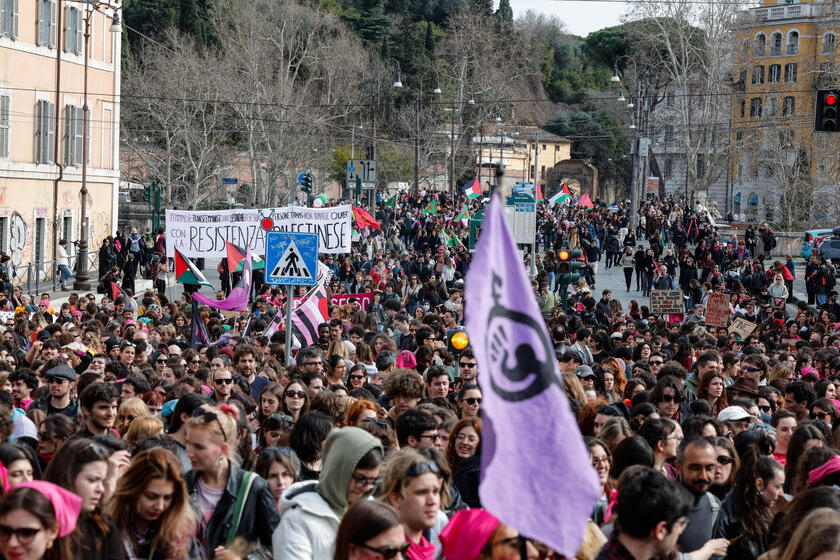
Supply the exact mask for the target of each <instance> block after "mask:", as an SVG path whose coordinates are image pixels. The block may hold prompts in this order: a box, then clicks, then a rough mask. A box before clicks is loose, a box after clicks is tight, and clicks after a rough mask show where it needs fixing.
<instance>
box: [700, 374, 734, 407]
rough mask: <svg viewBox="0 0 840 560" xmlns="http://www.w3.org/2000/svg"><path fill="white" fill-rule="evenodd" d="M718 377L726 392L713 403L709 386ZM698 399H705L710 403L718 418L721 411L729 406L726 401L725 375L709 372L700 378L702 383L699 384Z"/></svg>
mask: <svg viewBox="0 0 840 560" xmlns="http://www.w3.org/2000/svg"><path fill="white" fill-rule="evenodd" d="M715 377H717V378H719V379H720V382H721V383H723V384H724V390H723V392H722V393H721V395H720V397H719V398H718V400H716V401H714V402H712V401H711V400H710V398H709V385H711V384H712V380H713V379H714V378H715ZM697 398H698V399H703V400H705V401H708V403H709V404H710V405H712V411H714V413H715V414H714V415H715V416H717V415H718V414H719V413H720V411H721V410H723V409H724V408H726V407H727V406H729V402H728V401H727V400H726V383H724V379H723V374H721V373H719V372H717V371H707V372H706V373H704V374H703V376H702V377H700V381H699V382H698V383H697Z"/></svg>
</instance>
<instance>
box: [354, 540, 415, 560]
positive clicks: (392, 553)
mask: <svg viewBox="0 0 840 560" xmlns="http://www.w3.org/2000/svg"><path fill="white" fill-rule="evenodd" d="M354 544H355V543H354ZM356 546H360V547H362V548H364V549H367V550H370V551H371V552H375V553H376V554H378V555H380V556H381V557H382V558H384V559H385V560H391V559H392V558H396V556H397V554H402V555H403V556H405V555H406V554H407V553H408V549H410V548H411V543H410V542H408V541H406V542H404V543H403V544H402V545H400V546H391V545H388V546H381V547H379V548H377V547H375V546H368V545H366V544H356Z"/></svg>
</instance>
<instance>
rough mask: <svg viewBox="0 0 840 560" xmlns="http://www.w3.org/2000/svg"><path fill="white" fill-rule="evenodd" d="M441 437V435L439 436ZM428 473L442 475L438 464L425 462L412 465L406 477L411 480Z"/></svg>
mask: <svg viewBox="0 0 840 560" xmlns="http://www.w3.org/2000/svg"><path fill="white" fill-rule="evenodd" d="M438 437H440V434H438ZM427 472H432V473H435V474H440V468H439V467H438V466H437V463H435V462H434V461H423V462H422V463H412V465H411V466H410V467H409V468H408V471H407V472H406V473H405V475H406V476H407V477H409V478H414V477H415V476H420V475H423V474H426V473H427Z"/></svg>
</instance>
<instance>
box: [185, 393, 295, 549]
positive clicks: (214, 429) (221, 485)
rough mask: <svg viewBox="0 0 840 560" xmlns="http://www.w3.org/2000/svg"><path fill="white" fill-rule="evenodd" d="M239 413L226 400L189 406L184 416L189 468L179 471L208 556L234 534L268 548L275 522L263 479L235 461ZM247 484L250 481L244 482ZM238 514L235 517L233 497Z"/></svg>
mask: <svg viewBox="0 0 840 560" xmlns="http://www.w3.org/2000/svg"><path fill="white" fill-rule="evenodd" d="M237 415H238V412H237V411H236V409H235V408H233V407H231V406H230V405H227V404H222V405H221V406H219V407H209V406H205V407H203V408H196V409H195V410H193V415H192V417H191V418H190V419H189V420H187V457H189V460H190V464H191V466H192V470H191V471H189V472H187V473H186V474H185V475H184V479H185V480H186V483H187V491H188V492H189V495H190V503H191V504H192V505H193V507H194V509H195V510H196V512H195V513H196V514H197V515H198V518H199V520H200V522H201V527H200V530H199V533H198V539H199V541H200V542H201V546H202V548H203V550H204V555H205V556H206V557H207V558H214V557H218V556H220V555H221V554H222V553H223V552H224V551H225V549H226V548H227V547H229V546H230V545H231V543H232V542H233V540H234V538H235V537H241V538H242V539H244V540H246V541H248V542H252V543H256V544H258V545H259V546H263V547H266V548H268V547H270V546H271V535H272V532H273V531H274V529H275V528H276V527H277V523H278V521H279V516H278V514H277V504H276V502H275V501H274V497H273V496H272V495H271V490H270V489H269V487H268V483H267V482H266V481H265V480H264V479H263V478H261V477H258V476H254V477H253V478H250V475H249V479H250V480H246V471H245V470H243V469H242V468H240V467H239V466H238V465H237V462H236V457H237V449H238V447H239V431H238V427H237ZM249 485H250V486H249ZM240 500H241V503H242V506H241V507H242V509H241V516H240V517H239V519H238V520H236V519H235V518H234V514H235V510H236V508H235V507H234V506H235V505H236V503H237V501H240Z"/></svg>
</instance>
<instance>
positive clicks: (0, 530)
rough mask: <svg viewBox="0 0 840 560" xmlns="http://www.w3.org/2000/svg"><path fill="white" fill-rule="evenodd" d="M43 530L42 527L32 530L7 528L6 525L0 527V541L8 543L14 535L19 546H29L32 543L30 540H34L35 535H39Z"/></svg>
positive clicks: (29, 528)
mask: <svg viewBox="0 0 840 560" xmlns="http://www.w3.org/2000/svg"><path fill="white" fill-rule="evenodd" d="M43 529H44V528H43V527H38V528H37V529H33V528H32V527H9V526H8V525H0V541H8V540H9V539H11V538H12V535H14V536H16V537H17V540H18V542H19V543H20V544H29V543H30V542H32V539H34V538H35V535H37V534H38V533H40V532H41V531H42V530H43Z"/></svg>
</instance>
